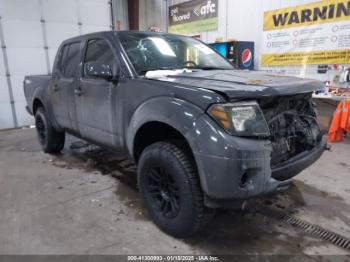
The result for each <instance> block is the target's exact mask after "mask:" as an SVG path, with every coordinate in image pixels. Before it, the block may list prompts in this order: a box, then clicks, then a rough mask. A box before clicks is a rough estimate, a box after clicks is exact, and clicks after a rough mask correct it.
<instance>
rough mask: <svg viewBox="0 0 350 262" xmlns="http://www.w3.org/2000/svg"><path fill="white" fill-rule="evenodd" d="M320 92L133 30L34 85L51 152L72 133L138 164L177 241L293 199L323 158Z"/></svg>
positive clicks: (31, 90)
mask: <svg viewBox="0 0 350 262" xmlns="http://www.w3.org/2000/svg"><path fill="white" fill-rule="evenodd" d="M321 88H322V83H320V82H318V81H314V80H306V79H299V78H292V77H285V76H278V75H271V74H268V73H264V72H256V71H240V70H236V69H235V68H234V67H233V65H232V64H230V63H229V62H228V61H227V60H226V59H225V58H224V57H222V56H220V55H219V54H218V53H216V52H215V51H214V50H213V49H211V48H210V47H208V46H207V45H205V44H203V43H202V42H200V41H198V40H196V39H193V38H190V37H185V36H179V35H172V34H164V33H150V32H134V31H133V32H131V31H121V32H99V33H93V34H88V35H83V36H79V37H75V38H71V39H69V40H66V41H64V42H63V43H62V45H61V46H60V48H59V50H58V53H57V55H56V59H55V62H54V67H53V73H52V75H42V76H26V77H25V80H24V92H25V95H26V99H27V103H28V106H27V110H28V111H29V113H30V114H33V115H34V117H35V124H36V128H37V132H38V137H39V141H40V143H41V144H42V147H43V150H44V151H45V152H46V153H59V152H60V151H61V150H62V148H63V147H64V143H65V133H69V134H72V135H74V136H77V137H79V138H82V139H84V140H87V141H90V142H92V143H94V144H97V145H100V146H103V147H106V148H108V149H111V150H112V151H113V150H114V151H118V152H120V151H122V152H124V153H125V154H126V155H129V156H131V157H132V158H133V159H134V160H135V162H136V163H137V166H138V168H137V175H138V184H139V190H140V192H141V195H142V197H143V199H144V203H145V206H146V208H147V209H148V211H149V213H150V215H151V217H152V219H153V220H154V221H155V223H156V224H157V225H158V226H159V227H160V228H161V229H162V230H163V231H165V232H167V233H168V234H171V235H173V236H176V237H186V236H190V235H192V234H194V233H195V232H197V231H198V230H200V229H201V228H203V226H204V225H205V224H206V222H207V221H209V219H210V218H211V217H212V216H213V214H214V212H213V210H215V208H222V207H224V208H229V207H235V206H237V203H242V202H243V201H244V200H246V199H249V198H252V197H257V196H261V195H264V194H268V193H273V192H278V191H280V190H283V189H286V188H287V187H288V185H289V184H290V179H291V178H292V177H293V176H295V175H296V174H298V173H299V172H301V171H302V170H303V169H305V168H306V167H308V166H309V165H311V164H312V163H313V162H315V161H316V160H317V159H318V158H319V157H320V156H321V154H322V153H323V151H324V149H325V148H326V141H325V139H324V138H323V137H322V134H321V132H320V129H319V127H318V125H317V123H316V113H315V108H314V104H313V103H312V101H311V94H312V92H313V91H314V90H318V89H321Z"/></svg>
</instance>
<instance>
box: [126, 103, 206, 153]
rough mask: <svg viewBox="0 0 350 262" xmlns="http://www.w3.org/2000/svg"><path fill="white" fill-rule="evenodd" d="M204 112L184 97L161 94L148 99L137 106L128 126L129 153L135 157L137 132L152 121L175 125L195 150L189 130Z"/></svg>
mask: <svg viewBox="0 0 350 262" xmlns="http://www.w3.org/2000/svg"><path fill="white" fill-rule="evenodd" d="M202 114H203V109H201V108H199V107H197V106H195V105H193V104H192V103H190V102H188V101H185V100H183V99H179V98H175V97H169V96H159V97H155V98H152V99H150V100H147V101H146V102H144V103H142V104H141V105H139V106H138V107H137V108H136V110H135V111H134V113H133V114H132V117H131V119H130V121H129V124H128V126H127V128H126V133H125V134H126V136H125V138H126V147H127V150H128V152H129V154H130V155H131V156H132V157H134V152H133V148H134V142H135V137H136V134H137V132H138V131H139V129H140V128H141V127H142V126H143V125H145V124H147V123H150V122H160V123H164V124H167V125H169V126H171V127H173V128H174V129H176V130H177V131H178V132H179V133H181V134H182V135H183V136H184V137H185V138H186V140H187V142H188V144H189V145H190V147H191V149H192V150H193V149H194V147H195V143H194V141H193V137H190V136H189V135H188V131H189V130H190V129H191V128H193V126H194V125H195V122H196V120H197V118H198V117H199V116H200V115H202Z"/></svg>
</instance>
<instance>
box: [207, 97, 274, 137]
mask: <svg viewBox="0 0 350 262" xmlns="http://www.w3.org/2000/svg"><path fill="white" fill-rule="evenodd" d="M208 113H209V115H211V116H212V117H213V118H214V119H215V120H216V121H217V122H218V123H219V124H220V125H221V126H222V127H223V128H224V129H225V130H226V131H227V132H229V133H230V134H231V135H238V136H268V135H270V131H269V127H268V125H267V123H266V120H265V118H264V115H263V113H262V111H261V109H260V107H259V105H258V104H257V103H256V102H255V101H252V102H238V103H231V104H215V105H212V106H211V107H210V108H209V110H208Z"/></svg>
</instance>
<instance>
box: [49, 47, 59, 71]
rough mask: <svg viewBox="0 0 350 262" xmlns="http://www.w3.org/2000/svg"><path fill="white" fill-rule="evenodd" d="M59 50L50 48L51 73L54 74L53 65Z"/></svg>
mask: <svg viewBox="0 0 350 262" xmlns="http://www.w3.org/2000/svg"><path fill="white" fill-rule="evenodd" d="M57 50H58V47H49V50H48V52H49V61H50V69H51V72H52V68H53V63H54V61H55V57H56V53H57Z"/></svg>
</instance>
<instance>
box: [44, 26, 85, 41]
mask: <svg viewBox="0 0 350 262" xmlns="http://www.w3.org/2000/svg"><path fill="white" fill-rule="evenodd" d="M45 26H46V34H47V44H48V46H49V47H58V46H59V45H60V44H61V43H62V41H63V40H66V39H68V38H71V37H74V36H77V35H79V27H78V23H75V24H70V23H57V22H47V23H45Z"/></svg>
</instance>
